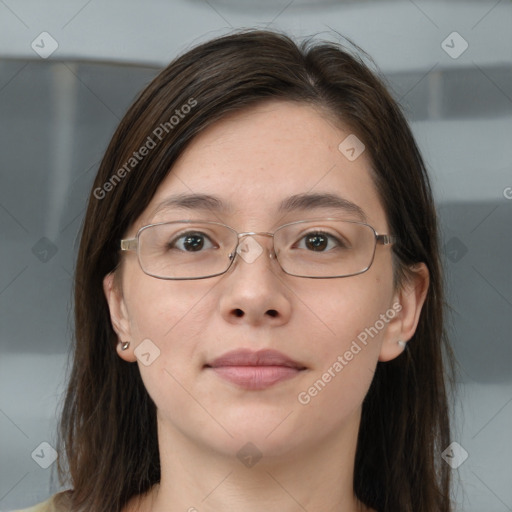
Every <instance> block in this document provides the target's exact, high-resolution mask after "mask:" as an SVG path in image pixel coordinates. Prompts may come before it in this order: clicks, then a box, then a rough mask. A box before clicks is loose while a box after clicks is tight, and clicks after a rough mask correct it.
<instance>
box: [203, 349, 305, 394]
mask: <svg viewBox="0 0 512 512" xmlns="http://www.w3.org/2000/svg"><path fill="white" fill-rule="evenodd" d="M205 369H208V370H212V371H213V372H214V373H215V374H216V375H217V376H218V377H221V378H222V379H224V380H227V381H229V382H231V383H233V384H236V385H237V386H238V387H241V388H244V389H248V390H262V389H265V388H268V387H270V386H272V385H274V384H277V383H278V382H281V381H284V380H288V379H291V378H293V377H295V376H297V375H299V374H300V372H301V371H302V370H305V369H306V367H305V366H304V365H302V364H300V363H298V362H297V361H294V360H293V359H290V358H289V357H287V356H285V355H284V354H282V353H281V352H278V351H276V350H270V349H267V350H260V351H258V352H253V351H252V350H246V349H245V350H244V349H241V350H234V351H231V352H227V353H225V354H223V355H222V356H220V357H218V358H216V359H214V360H213V361H212V362H210V363H208V364H206V365H205Z"/></svg>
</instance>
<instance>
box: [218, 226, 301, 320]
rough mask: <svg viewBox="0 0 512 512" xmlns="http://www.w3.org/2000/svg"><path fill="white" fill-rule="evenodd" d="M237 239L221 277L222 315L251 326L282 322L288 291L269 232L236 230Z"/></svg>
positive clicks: (287, 311) (285, 317) (288, 307)
mask: <svg viewBox="0 0 512 512" xmlns="http://www.w3.org/2000/svg"><path fill="white" fill-rule="evenodd" d="M264 237H267V238H264ZM256 238H258V240H256ZM239 239H240V240H239V244H238V247H237V249H236V253H234V254H233V257H234V258H235V261H234V262H233V264H232V266H231V268H230V269H229V270H228V272H227V273H226V274H225V276H224V289H223V290H222V294H221V299H220V308H221V314H222V316H223V318H224V319H225V320H226V321H228V322H230V323H249V324H251V325H261V324H265V323H268V324H269V325H274V326H275V325H279V324H282V323H286V322H287V321H288V319H289V317H290V312H291V302H290V294H289V288H288V287H287V286H285V284H284V282H283V275H284V273H283V272H282V270H281V268H280V266H279V263H278V262H277V261H274V260H275V259H276V258H275V253H274V246H273V236H272V234H271V233H266V232H260V233H253V232H249V233H240V234H239ZM267 254H268V257H267Z"/></svg>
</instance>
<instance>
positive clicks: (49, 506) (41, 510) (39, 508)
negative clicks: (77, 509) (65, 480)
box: [12, 491, 68, 512]
mask: <svg viewBox="0 0 512 512" xmlns="http://www.w3.org/2000/svg"><path fill="white" fill-rule="evenodd" d="M65 494H66V492H65V491H64V492H61V493H57V494H54V495H53V496H51V497H50V498H48V499H47V500H46V501H43V502H41V503H38V504H36V505H32V506H31V507H29V508H24V509H19V510H13V511H12V512H67V510H68V509H67V508H63V507H62V505H60V503H59V498H62V497H63V496H64V495H65Z"/></svg>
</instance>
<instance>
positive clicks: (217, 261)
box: [139, 221, 237, 279]
mask: <svg viewBox="0 0 512 512" xmlns="http://www.w3.org/2000/svg"><path fill="white" fill-rule="evenodd" d="M236 243H237V235H236V233H235V232H234V231H233V230H231V229H230V228H228V227H227V226H223V225H220V224H217V223H215V222H211V223H210V222H199V223H197V222H191V221H179V222H169V223H165V224H156V225H154V226H148V227H146V228H144V229H143V230H142V231H141V232H140V235H139V258H140V264H141V267H142V269H143V270H144V272H146V273H147V274H150V275H152V276H155V277H161V278H169V279H186V278H191V279H197V278H199V277H208V276H213V275H216V274H220V273H222V272H224V271H225V270H226V269H227V268H228V267H229V264H230V262H231V260H230V258H229V255H230V253H231V252H232V251H233V249H234V248H235V246H236Z"/></svg>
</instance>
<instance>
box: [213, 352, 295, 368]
mask: <svg viewBox="0 0 512 512" xmlns="http://www.w3.org/2000/svg"><path fill="white" fill-rule="evenodd" d="M206 366H207V367H211V368H218V367H221V366H284V367H287V368H295V369H297V370H303V369H305V366H304V365H302V364H300V363H298V362H297V361H294V360H293V359H290V358H289V357H287V356H285V355H284V354H282V353H281V352H278V351H277V350H271V349H267V350H259V351H257V352H253V351H252V350H244V349H241V350H233V351H231V352H226V353H225V354H223V355H222V356H220V357H218V358H217V359H214V360H213V361H212V362H211V363H208V364H207V365H206Z"/></svg>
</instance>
